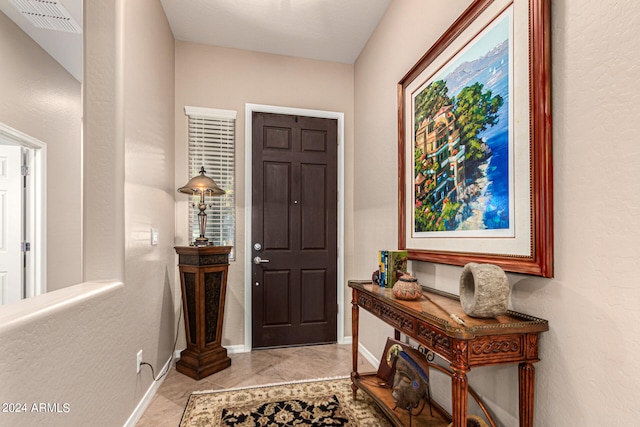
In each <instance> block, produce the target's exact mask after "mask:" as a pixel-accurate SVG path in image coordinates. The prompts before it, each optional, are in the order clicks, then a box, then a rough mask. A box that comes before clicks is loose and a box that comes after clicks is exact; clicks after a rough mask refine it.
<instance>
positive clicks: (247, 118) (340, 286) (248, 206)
mask: <svg viewBox="0 0 640 427" xmlns="http://www.w3.org/2000/svg"><path fill="white" fill-rule="evenodd" d="M254 112H258V113H274V114H287V115H291V116H308V117H317V118H322V119H335V120H337V121H338V259H337V270H336V271H337V283H336V286H337V289H336V291H337V301H336V303H337V304H338V319H337V320H338V322H337V328H338V331H337V338H338V344H347V343H348V341H347V340H346V339H345V336H344V313H345V311H344V310H345V307H344V113H341V112H337V111H324V110H310V109H305V108H293V107H280V106H275V105H262V104H245V113H244V140H245V146H244V153H245V155H244V159H245V167H244V191H245V196H244V199H245V211H244V231H245V239H244V258H245V259H244V351H245V352H250V351H251V348H252V345H251V344H252V343H251V333H252V306H251V286H252V283H251V278H252V275H251V262H250V256H251V253H252V249H251V242H252V236H251V212H252V199H251V193H252V190H251V188H252V179H253V177H252V172H251V170H252V162H253V155H252V154H253V153H252V136H253V113H254Z"/></svg>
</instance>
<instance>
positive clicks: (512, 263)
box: [398, 0, 553, 277]
mask: <svg viewBox="0 0 640 427" xmlns="http://www.w3.org/2000/svg"><path fill="white" fill-rule="evenodd" d="M549 13H550V4H549V0H475V1H474V2H473V3H472V4H471V5H470V6H469V7H468V8H467V10H465V11H464V12H463V14H462V15H461V16H460V17H459V18H458V19H457V20H456V21H455V22H454V23H453V24H452V25H451V27H449V29H448V30H447V31H446V32H445V33H444V34H443V35H442V36H441V37H440V39H439V40H438V41H437V42H436V43H435V44H434V45H433V46H432V47H431V48H430V49H429V50H428V51H427V52H426V53H425V54H424V56H423V57H422V58H421V59H420V60H419V61H418V62H417V63H416V64H415V66H414V67H413V68H412V69H411V70H410V71H409V72H408V73H407V74H406V75H405V77H403V79H402V80H401V81H400V82H399V84H398V112H399V117H398V163H399V165H398V166H399V168H398V169H399V173H398V178H399V179H398V196H399V197H398V218H399V221H398V222H399V224H398V246H399V249H406V250H407V251H408V255H409V259H413V260H420V261H428V262H435V263H443V264H452V265H464V264H466V263H469V262H478V263H492V264H496V265H499V266H500V267H502V268H503V269H504V270H505V271H511V272H517V273H525V274H531V275H537V276H543V277H552V276H553V182H552V181H553V170H552V136H551V94H550V86H551V76H550V25H549V24H550V18H549Z"/></svg>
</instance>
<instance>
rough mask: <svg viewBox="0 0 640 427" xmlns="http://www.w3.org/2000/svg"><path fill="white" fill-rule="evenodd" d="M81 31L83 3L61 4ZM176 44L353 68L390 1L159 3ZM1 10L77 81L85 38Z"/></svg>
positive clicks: (3, 4)
mask: <svg viewBox="0 0 640 427" xmlns="http://www.w3.org/2000/svg"><path fill="white" fill-rule="evenodd" d="M57 1H58V2H60V3H61V4H62V5H63V6H64V7H65V8H66V9H67V10H68V11H69V13H70V14H71V16H72V17H73V18H74V19H75V20H76V21H77V22H78V23H79V24H80V25H82V0H57ZM160 2H161V3H162V7H163V8H164V11H165V14H166V15H167V18H168V20H169V24H170V25H171V30H172V32H173V35H174V37H175V38H176V39H177V40H183V41H189V42H195V43H203V44H209V45H214V46H222V47H230V48H237V49H244V50H251V51H257V52H266V53H273V54H279V55H288V56H297V57H301V58H310V59H320V60H325V61H333V62H342V63H347V64H352V63H354V62H355V60H356V59H357V58H358V55H359V54H360V52H361V51H362V49H363V48H364V45H365V44H366V42H367V40H368V39H369V37H370V36H371V33H372V32H373V30H374V29H375V27H376V26H377V25H378V22H379V21H380V19H381V18H382V15H384V13H385V11H386V9H387V7H388V6H389V3H390V2H391V0H160ZM0 10H1V11H2V12H4V13H5V14H6V15H7V16H8V17H9V18H11V19H12V20H13V21H14V22H16V24H18V26H19V27H20V28H22V30H23V31H24V32H25V33H27V34H28V35H29V36H31V38H32V39H34V40H35V41H36V42H37V43H38V44H39V45H40V46H42V48H43V49H44V50H46V51H47V52H48V53H49V54H50V55H51V56H52V57H54V58H55V59H56V60H57V61H58V62H59V63H60V64H62V66H63V67H65V68H66V69H67V71H69V72H70V73H71V74H72V75H73V76H74V77H75V78H76V79H77V80H79V81H81V80H82V35H81V34H71V33H64V32H60V31H52V30H43V29H40V28H36V27H34V26H33V25H31V24H30V23H29V21H27V20H26V19H25V18H24V17H23V16H22V15H21V14H20V13H19V12H18V11H17V10H16V9H15V7H14V6H13V5H12V4H11V2H10V0H0Z"/></svg>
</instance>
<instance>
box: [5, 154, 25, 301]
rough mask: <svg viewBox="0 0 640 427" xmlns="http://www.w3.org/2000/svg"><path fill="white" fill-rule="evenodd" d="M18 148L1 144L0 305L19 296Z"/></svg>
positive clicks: (19, 176) (19, 184)
mask: <svg viewBox="0 0 640 427" xmlns="http://www.w3.org/2000/svg"><path fill="white" fill-rule="evenodd" d="M21 165H22V162H21V147H18V146H12V145H0V304H6V303H9V302H13V301H18V300H20V299H21V298H22V251H21V248H20V243H21V239H22V186H21V182H22V175H21V173H20V169H21Z"/></svg>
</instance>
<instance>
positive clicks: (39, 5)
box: [11, 0, 82, 33]
mask: <svg viewBox="0 0 640 427" xmlns="http://www.w3.org/2000/svg"><path fill="white" fill-rule="evenodd" d="M11 3H12V4H13V5H14V6H15V7H16V9H18V11H20V13H21V14H22V16H24V17H25V18H27V19H28V20H29V22H31V23H32V24H33V25H34V26H36V27H38V28H44V29H46V30H55V31H64V32H67V33H82V28H81V27H80V25H78V23H77V22H76V21H75V19H73V17H72V16H71V15H70V14H69V12H68V11H67V10H66V9H65V8H64V6H63V5H62V4H61V3H60V2H59V1H56V0H11Z"/></svg>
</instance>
